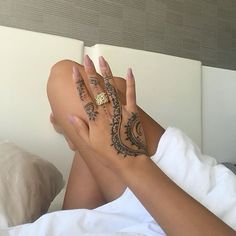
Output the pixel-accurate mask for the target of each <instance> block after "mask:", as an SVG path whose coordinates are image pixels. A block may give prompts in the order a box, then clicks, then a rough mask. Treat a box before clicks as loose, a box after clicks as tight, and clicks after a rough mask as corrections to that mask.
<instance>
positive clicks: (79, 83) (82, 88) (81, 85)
mask: <svg viewBox="0 0 236 236" xmlns="http://www.w3.org/2000/svg"><path fill="white" fill-rule="evenodd" d="M76 88H77V91H78V93H79V97H80V99H81V101H84V99H85V95H86V90H85V83H84V81H83V80H82V79H80V80H78V81H77V82H76Z"/></svg>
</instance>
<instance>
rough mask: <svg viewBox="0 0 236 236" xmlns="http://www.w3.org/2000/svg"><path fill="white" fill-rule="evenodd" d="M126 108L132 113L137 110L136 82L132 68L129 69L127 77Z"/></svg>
mask: <svg viewBox="0 0 236 236" xmlns="http://www.w3.org/2000/svg"><path fill="white" fill-rule="evenodd" d="M126 107H127V109H128V111H131V112H134V111H136V110H137V104H136V91H135V80H134V75H133V72H132V70H131V68H129V69H128V71H127V76H126Z"/></svg>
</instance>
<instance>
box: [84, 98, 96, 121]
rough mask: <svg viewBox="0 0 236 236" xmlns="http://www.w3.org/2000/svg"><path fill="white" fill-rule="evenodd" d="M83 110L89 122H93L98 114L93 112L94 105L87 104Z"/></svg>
mask: <svg viewBox="0 0 236 236" xmlns="http://www.w3.org/2000/svg"><path fill="white" fill-rule="evenodd" d="M84 109H85V112H86V113H87V115H88V118H89V120H95V118H96V117H97V114H98V112H97V111H96V110H95V106H94V104H93V103H92V102H89V103H87V104H86V105H85V106H84Z"/></svg>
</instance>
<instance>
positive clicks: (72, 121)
mask: <svg viewBox="0 0 236 236" xmlns="http://www.w3.org/2000/svg"><path fill="white" fill-rule="evenodd" d="M68 120H69V122H70V123H71V124H75V123H76V122H77V121H78V118H77V117H76V116H73V115H68Z"/></svg>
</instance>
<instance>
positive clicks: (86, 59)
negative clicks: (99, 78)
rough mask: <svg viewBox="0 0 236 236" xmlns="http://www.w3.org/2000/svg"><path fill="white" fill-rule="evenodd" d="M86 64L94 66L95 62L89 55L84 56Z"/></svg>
mask: <svg viewBox="0 0 236 236" xmlns="http://www.w3.org/2000/svg"><path fill="white" fill-rule="evenodd" d="M84 64H85V65H86V66H93V62H92V60H91V59H90V57H89V56H88V55H85V57H84Z"/></svg>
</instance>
